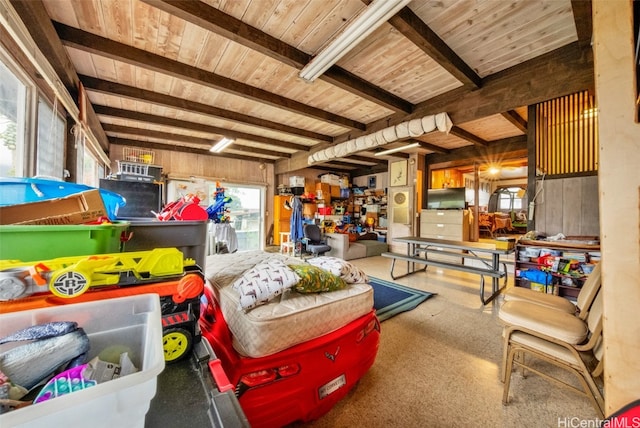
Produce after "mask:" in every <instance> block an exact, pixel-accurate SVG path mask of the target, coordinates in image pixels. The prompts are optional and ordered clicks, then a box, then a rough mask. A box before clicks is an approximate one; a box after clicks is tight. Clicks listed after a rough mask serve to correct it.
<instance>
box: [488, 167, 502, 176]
mask: <svg viewBox="0 0 640 428" xmlns="http://www.w3.org/2000/svg"><path fill="white" fill-rule="evenodd" d="M499 173H500V168H498V167H496V166H492V167H491V168H489V174H491V175H498V174H499Z"/></svg>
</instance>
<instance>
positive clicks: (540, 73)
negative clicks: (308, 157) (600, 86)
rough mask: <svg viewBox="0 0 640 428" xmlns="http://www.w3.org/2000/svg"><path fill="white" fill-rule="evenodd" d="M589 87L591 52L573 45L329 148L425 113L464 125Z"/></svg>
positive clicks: (348, 135) (374, 125)
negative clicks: (441, 115)
mask: <svg viewBox="0 0 640 428" xmlns="http://www.w3.org/2000/svg"><path fill="white" fill-rule="evenodd" d="M593 88H594V75H593V52H592V51H591V49H587V48H585V47H583V46H581V45H580V44H579V43H578V42H575V43H571V44H569V45H566V46H563V47H562V48H559V49H556V50H554V51H552V52H549V53H547V54H544V55H540V56H538V57H536V58H534V59H531V60H529V61H526V62H523V63H521V64H519V65H516V66H514V67H511V68H509V69H507V70H504V71H501V72H499V73H496V74H493V75H491V76H487V77H485V78H484V79H483V85H482V87H481V88H479V89H476V90H470V89H469V88H464V87H461V88H457V89H454V90H452V91H449V92H447V93H445V94H442V95H439V96H436V97H433V98H431V99H429V100H427V101H425V102H423V103H420V104H418V105H416V108H415V111H414V112H413V113H412V114H410V115H394V116H393V117H391V118H385V119H381V120H379V121H377V122H374V123H370V124H369V125H368V126H367V131H366V132H359V131H353V132H350V133H346V134H343V135H340V136H337V137H335V138H334V144H337V143H341V142H344V141H347V140H349V139H353V138H356V137H359V136H360V135H364V134H370V133H373V132H376V131H379V130H380V129H383V128H386V127H388V126H390V125H397V124H398V123H401V122H405V121H408V120H411V119H415V118H419V117H423V116H427V115H430V114H437V113H440V112H447V114H448V115H449V117H450V118H451V120H452V121H453V123H466V122H470V121H473V120H476V119H481V118H484V117H487V116H492V115H494V114H500V113H502V112H504V111H507V110H512V109H514V108H517V107H520V106H523V105H530V104H536V103H539V102H541V101H546V100H548V99H552V98H556V97H557V96H559V95H568V94H571V93H575V92H579V91H583V90H586V89H589V90H592V89H593Z"/></svg>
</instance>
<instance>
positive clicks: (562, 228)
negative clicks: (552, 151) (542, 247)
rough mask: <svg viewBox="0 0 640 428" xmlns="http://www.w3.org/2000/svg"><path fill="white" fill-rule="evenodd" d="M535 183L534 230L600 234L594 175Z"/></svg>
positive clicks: (553, 232)
mask: <svg viewBox="0 0 640 428" xmlns="http://www.w3.org/2000/svg"><path fill="white" fill-rule="evenodd" d="M536 184H537V189H536V194H537V196H536V199H535V215H534V221H535V230H536V231H537V232H539V233H546V234H547V235H556V234H558V233H562V234H564V235H565V236H600V213H599V208H598V177H597V176H589V177H573V178H564V179H555V180H544V181H542V180H539V181H538V182H537V183H536Z"/></svg>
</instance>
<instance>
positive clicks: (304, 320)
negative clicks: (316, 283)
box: [205, 251, 373, 358]
mask: <svg viewBox="0 0 640 428" xmlns="http://www.w3.org/2000/svg"><path fill="white" fill-rule="evenodd" d="M273 259H279V260H284V261H289V262H291V263H296V264H300V263H304V262H303V261H302V260H301V259H296V258H292V257H288V256H284V255H282V254H279V253H266V252H262V251H251V252H243V253H234V254H217V255H212V256H208V257H207V264H206V271H205V276H206V277H207V280H208V281H209V282H210V283H211V285H213V289H214V292H215V293H216V297H217V298H218V302H219V304H220V308H221V310H222V314H223V315H224V318H225V320H226V321H227V324H228V326H229V330H231V333H232V335H233V347H234V348H235V350H236V351H237V352H238V353H240V354H242V355H246V356H249V357H253V358H257V357H263V356H265V355H270V354H274V353H276V352H280V351H282V350H284V349H287V348H289V347H291V346H294V345H296V344H299V343H302V342H306V341H307V340H310V339H313V338H316V337H319V336H322V335H324V334H326V333H329V332H332V331H334V330H337V329H339V328H340V327H343V326H345V325H346V324H348V323H350V322H351V321H353V320H355V319H357V318H359V317H361V316H363V315H365V314H367V313H369V312H370V311H371V309H372V308H373V289H372V288H371V286H370V285H369V284H349V286H348V287H347V288H346V289H344V290H339V291H332V292H325V293H313V294H301V293H298V292H296V291H288V292H285V293H284V294H282V295H281V296H278V297H277V298H276V299H275V300H273V301H271V302H269V303H268V304H266V305H262V306H258V307H256V308H254V309H251V310H249V311H247V312H245V311H242V310H239V309H238V302H239V300H240V296H239V294H238V293H237V292H236V291H235V290H233V289H232V288H231V284H233V282H234V281H235V279H236V278H237V277H238V276H240V275H241V274H242V273H243V272H244V271H246V270H247V269H250V268H252V267H253V266H254V265H256V264H258V263H260V262H263V261H267V260H273Z"/></svg>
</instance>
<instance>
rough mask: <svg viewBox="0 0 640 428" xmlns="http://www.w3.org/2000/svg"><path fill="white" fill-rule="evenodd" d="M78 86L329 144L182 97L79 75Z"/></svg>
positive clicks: (319, 137)
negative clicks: (80, 83)
mask: <svg viewBox="0 0 640 428" xmlns="http://www.w3.org/2000/svg"><path fill="white" fill-rule="evenodd" d="M80 80H81V81H82V84H83V85H84V86H85V88H87V90H88V91H95V92H101V93H106V94H112V95H118V96H120V97H125V98H130V99H135V100H138V101H144V102H148V103H152V104H159V105H164V106H169V107H173V108H178V109H181V110H186V111H191V112H198V113H202V114H207V115H210V116H215V117H219V118H222V119H225V120H230V121H232V122H236V123H239V124H242V125H245V124H249V125H254V126H258V127H260V128H265V129H271V130H274V131H280V132H285V133H288V134H292V135H298V136H301V137H307V138H313V139H316V140H320V141H332V140H333V139H332V138H331V137H330V136H328V135H323V134H319V133H317V132H312V131H307V130H304V129H300V128H294V127H293V126H288V125H283V124H281V123H277V122H273V121H270V120H266V119H260V118H257V117H253V116H248V115H245V114H241V113H236V112H234V111H231V110H225V109H221V108H218V107H214V106H210V105H206V104H202V103H198V102H195V101H190V100H186V99H183V98H177V97H172V96H170V95H165V94H161V93H159V92H153V91H148V90H146V89H140V88H136V87H133V86H128V85H123V84H121V83H116V82H111V81H108V80H102V79H98V78H95V77H91V76H84V75H81V76H80Z"/></svg>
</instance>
